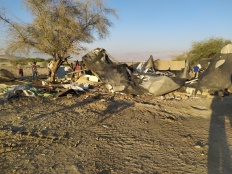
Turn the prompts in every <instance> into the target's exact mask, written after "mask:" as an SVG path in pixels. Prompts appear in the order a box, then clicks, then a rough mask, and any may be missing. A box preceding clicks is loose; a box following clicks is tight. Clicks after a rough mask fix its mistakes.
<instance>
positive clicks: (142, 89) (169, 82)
mask: <svg viewBox="0 0 232 174" xmlns="http://www.w3.org/2000/svg"><path fill="white" fill-rule="evenodd" d="M82 60H83V63H84V64H85V66H86V67H87V68H88V69H89V70H91V71H92V72H93V74H94V75H96V76H97V77H99V79H100V80H101V81H102V82H104V83H105V84H106V87H107V88H108V90H109V91H111V92H123V93H131V94H142V93H152V94H154V95H163V94H165V93H167V92H171V91H173V90H176V89H178V88H180V87H181V86H182V85H183V80H181V79H180V78H170V77H165V76H162V77H161V76H160V77H159V76H156V77H155V76H152V77H149V78H148V81H143V80H142V79H140V78H139V77H137V76H136V75H134V74H133V73H132V72H131V71H130V69H129V68H128V66H127V65H126V64H120V63H119V62H117V61H116V60H115V59H114V58H113V57H112V56H110V55H109V54H108V53H107V52H106V50H105V49H102V48H97V49H95V50H93V51H91V52H90V53H88V54H86V55H84V56H83V57H82Z"/></svg>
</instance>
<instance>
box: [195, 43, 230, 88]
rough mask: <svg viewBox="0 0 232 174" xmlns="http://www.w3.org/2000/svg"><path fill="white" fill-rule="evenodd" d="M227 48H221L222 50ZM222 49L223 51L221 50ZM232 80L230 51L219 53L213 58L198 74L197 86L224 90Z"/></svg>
mask: <svg viewBox="0 0 232 174" xmlns="http://www.w3.org/2000/svg"><path fill="white" fill-rule="evenodd" d="M225 48H227V46H225V47H224V48H223V49H222V52H224V51H225V50H226V49H225ZM223 50H224V51H223ZM231 82H232V53H227V54H225V53H223V54H219V55H218V56H217V57H215V58H213V59H212V60H211V62H210V64H209V66H208V68H207V69H206V70H205V71H204V72H203V73H202V74H200V75H199V78H198V88H199V89H202V88H206V89H212V90H225V89H226V88H228V87H229V86H230V85H231Z"/></svg>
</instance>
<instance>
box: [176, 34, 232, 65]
mask: <svg viewBox="0 0 232 174" xmlns="http://www.w3.org/2000/svg"><path fill="white" fill-rule="evenodd" d="M229 43H231V40H225V39H223V38H210V39H208V40H203V41H199V42H193V44H192V48H191V49H190V50H189V51H188V52H185V53H183V54H180V55H176V56H173V60H190V61H191V62H192V63H197V62H199V60H200V59H202V58H214V57H215V56H217V55H218V54H219V53H220V51H221V49H222V48H223V47H224V46H225V45H227V44H229Z"/></svg>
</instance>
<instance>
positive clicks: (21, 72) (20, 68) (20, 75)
mask: <svg viewBox="0 0 232 174" xmlns="http://www.w3.org/2000/svg"><path fill="white" fill-rule="evenodd" d="M18 71H19V77H21V78H22V77H23V68H22V67H21V66H20V67H19V69H18Z"/></svg>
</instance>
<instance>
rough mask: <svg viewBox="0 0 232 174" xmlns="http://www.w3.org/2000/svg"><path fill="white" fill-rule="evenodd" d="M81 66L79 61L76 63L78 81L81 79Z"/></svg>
mask: <svg viewBox="0 0 232 174" xmlns="http://www.w3.org/2000/svg"><path fill="white" fill-rule="evenodd" d="M80 70H81V66H80V63H79V61H78V60H77V62H76V66H75V71H77V73H76V74H77V79H78V78H79V77H80V75H81V71H80Z"/></svg>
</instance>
